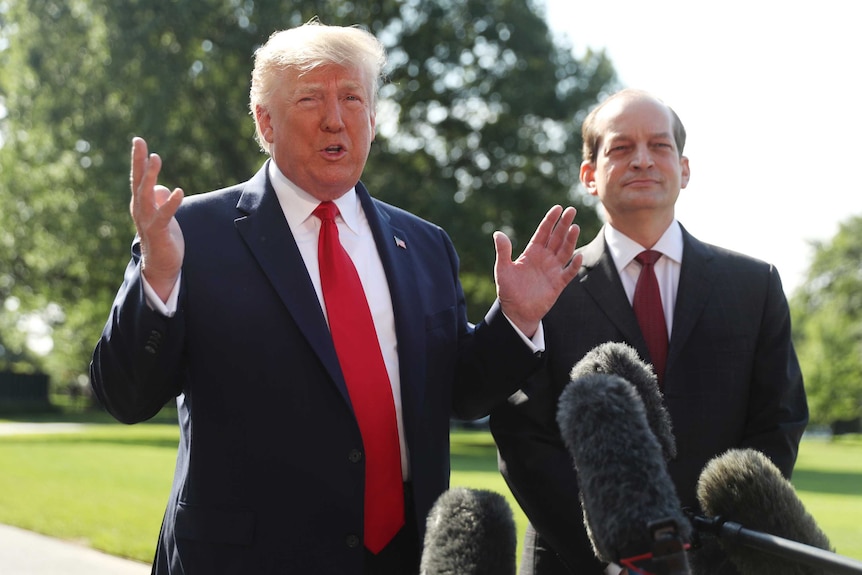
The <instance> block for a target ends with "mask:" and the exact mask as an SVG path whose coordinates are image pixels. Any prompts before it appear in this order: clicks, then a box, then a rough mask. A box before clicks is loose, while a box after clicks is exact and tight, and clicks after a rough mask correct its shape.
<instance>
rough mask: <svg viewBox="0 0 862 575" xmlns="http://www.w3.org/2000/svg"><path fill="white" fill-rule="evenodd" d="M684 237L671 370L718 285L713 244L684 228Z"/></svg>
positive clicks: (670, 358)
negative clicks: (714, 277)
mask: <svg viewBox="0 0 862 575" xmlns="http://www.w3.org/2000/svg"><path fill="white" fill-rule="evenodd" d="M680 227H681V228H682V226H680ZM682 237H683V256H682V268H681V269H680V272H679V287H678V289H677V294H678V295H677V299H676V304H675V305H674V310H673V330H672V332H671V336H670V345H669V347H668V356H667V368H668V369H670V367H671V365H672V364H673V362H674V360H675V359H676V357H677V356H678V355H679V353H680V352H681V350H682V348H683V343H684V342H685V340H686V339H688V336H689V335H690V334H691V331H692V329H694V326H695V324H696V323H697V319H698V318H699V317H700V315H701V313H702V312H703V308H704V306H706V302H707V301H708V300H709V298H710V294H711V292H712V286H713V285H714V284H715V282H714V281H713V275H714V273H715V272H714V271H713V269H712V266H710V262H711V260H712V259H713V253H712V250H711V249H710V247H709V246H708V245H706V244H704V243H703V242H700V241H698V240H697V239H695V238H694V237H693V236H692V235H691V234H689V233H688V232H687V231H686V230H685V228H682Z"/></svg>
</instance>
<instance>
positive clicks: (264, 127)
mask: <svg viewBox="0 0 862 575" xmlns="http://www.w3.org/2000/svg"><path fill="white" fill-rule="evenodd" d="M254 118H255V120H257V126H258V129H259V130H260V133H261V135H262V136H263V139H264V140H266V141H267V142H269V143H270V144H271V143H272V141H273V139H274V138H273V136H272V117H271V116H270V115H269V110H267V109H266V108H264V107H263V106H261V105H260V104H258V105H257V106H255V107H254Z"/></svg>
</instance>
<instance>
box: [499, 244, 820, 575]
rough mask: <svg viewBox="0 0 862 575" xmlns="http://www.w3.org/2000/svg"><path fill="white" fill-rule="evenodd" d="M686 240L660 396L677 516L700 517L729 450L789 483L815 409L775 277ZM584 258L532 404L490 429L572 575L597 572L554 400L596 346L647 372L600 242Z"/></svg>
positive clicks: (536, 521) (554, 322) (558, 317)
mask: <svg viewBox="0 0 862 575" xmlns="http://www.w3.org/2000/svg"><path fill="white" fill-rule="evenodd" d="M683 238H684V240H683V241H684V248H683V262H682V268H681V271H680V278H679V289H678V296H677V301H676V305H675V308H674V318H673V330H672V333H671V339H670V345H669V349H668V358H667V368H666V372H665V381H664V395H665V403H666V406H667V409H668V411H669V413H670V416H671V419H672V421H673V428H674V434H675V436H676V441H677V449H678V456H677V457H676V458H675V459H674V460H672V461H671V462H670V463H669V466H668V469H669V472H670V475H671V477H672V479H673V480H674V483H675V485H676V488H677V492H678V495H679V496H680V499H681V502H682V504H683V505H684V506H696V505H697V500H696V495H695V489H696V483H697V478H698V476H699V475H700V472H701V470H702V468H703V466H704V465H705V464H706V462H707V461H708V460H709V459H711V458H712V457H714V456H716V455H718V454H720V453H723V452H724V451H726V450H727V449H729V448H732V447H751V448H754V449H758V450H761V451H763V452H764V453H766V454H767V455H768V456H769V457H770V458H771V459H772V460H773V462H775V464H776V465H777V466H778V467H779V468H780V469H781V471H782V472H783V473H784V475H785V476H787V477H789V476H790V473H791V471H792V469H793V465H794V463H795V460H796V453H797V447H798V443H799V440H800V438H801V435H802V432H803V430H804V428H805V426H806V424H807V422H808V407H807V403H806V399H805V392H804V389H803V384H802V375H801V373H800V369H799V364H798V362H797V359H796V354H795V352H794V350H793V346H792V343H791V341H790V314H789V310H788V306H787V301H786V298H785V296H784V293H783V291H782V287H781V281H780V279H779V276H778V272H777V271H776V270H775V269H774V268H773V267H772V266H770V265H768V264H766V263H763V262H760V261H757V260H754V259H752V258H749V257H746V256H743V255H740V254H736V253H733V252H730V251H727V250H724V249H721V248H718V247H715V246H711V245H707V244H704V243H702V242H700V241H698V240H696V239H695V238H693V237H692V236H691V235H690V234H688V233H687V232H686V231H685V230H683ZM579 251H580V252H581V253H583V256H584V260H583V266H582V268H581V270H580V272H579V274H578V277H576V278H575V279H574V280H573V281H572V283H571V284H569V286H568V287H567V288H566V290H565V291H564V292H563V294H562V295H561V296H560V298H559V299H558V300H557V303H556V305H555V306H554V308H553V309H552V310H551V311H550V313H549V314H548V315H547V316H546V317H545V320H544V329H545V338H546V345H547V349H548V352H547V366H546V369H544V371H543V372H542V373H540V374H538V375H537V376H536V377H533V378H531V379H530V381H529V382H528V383H527V384H526V385H525V386H524V389H523V391H524V392H525V393H526V395H527V396H528V397H529V400H528V401H525V402H523V403H521V404H519V405H514V404H513V403H512V402H510V403H508V404H505V405H504V406H503V407H501V408H499V409H495V410H494V411H493V412H492V414H491V429H492V432H493V433H494V437H495V439H496V442H497V445H498V448H499V454H500V469H501V471H502V473H503V475H504V477H505V478H506V481H507V482H508V484H509V486H510V488H511V490H512V492H513V494H514V495H515V497H516V498H517V500H518V501H519V503H520V504H521V506H522V507H523V509H524V511H525V513H526V514H527V516H528V518H529V519H530V522H531V523H532V525H533V526H534V527H535V529H536V531H537V532H538V533H539V535H540V536H541V538H542V539H544V540H545V543H546V544H548V545H549V546H550V547H551V548H552V549H553V550H555V551H556V552H557V554H558V555H559V556H560V557H561V558H562V559H563V560H564V561H565V562H566V563H567V564H568V566H569V569H571V570H572V572H573V573H578V574H587V573H599V572H600V568H601V567H600V565H599V563H598V562H597V561H596V560H595V558H594V556H593V553H592V552H591V549H590V546H589V540H588V538H587V536H586V533H585V531H584V528H583V524H582V512H581V508H580V504H579V501H578V488H577V475H576V473H575V471H574V469H573V466H572V461H571V459H570V457H569V455H568V453H567V451H566V449H565V446H564V445H563V443H562V440H561V438H560V432H559V429H558V427H557V423H556V409H557V400H558V397H559V394H560V392H561V391H562V390H563V388H564V387H565V386H566V385H567V384H568V383H569V372H570V371H571V369H572V366H573V365H574V364H575V363H577V362H578V361H579V360H580V359H581V358H582V357H583V356H584V354H586V353H587V352H588V351H590V350H591V349H592V348H594V347H595V346H597V345H599V344H601V343H604V342H608V341H615V342H625V343H628V344H629V345H631V346H632V347H634V348H635V349H637V351H638V353H639V354H640V356H641V357H642V358H644V359H645V361H647V362H649V361H650V360H649V353H648V351H647V347H646V342H645V341H644V339H643V336H642V335H641V332H640V329H639V327H638V324H637V320H636V318H635V315H634V312H633V310H632V307H631V305H630V304H629V302H628V299H627V298H626V295H625V291H624V290H623V286H622V283H621V281H620V278H619V275H618V274H617V271H616V267H615V265H614V262H613V259H612V258H611V255H610V253H609V252H608V250H607V248H606V246H605V241H604V233H600V234H599V235H598V236H597V238H596V239H594V240H593V241H592V242H591V243H589V244H588V245H586V246H584V247H583V248H581V250H579ZM645 481H649V478H645ZM525 561H526V562H528V563H529V562H530V561H531V558H530V557H529V554H528V556H527V557H525ZM536 573H537V574H539V573H542V571H541V570H539V569H537V570H536Z"/></svg>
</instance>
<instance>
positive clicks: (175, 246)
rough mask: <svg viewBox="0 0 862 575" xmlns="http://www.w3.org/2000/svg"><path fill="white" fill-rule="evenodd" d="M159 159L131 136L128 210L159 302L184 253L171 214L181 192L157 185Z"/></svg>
mask: <svg viewBox="0 0 862 575" xmlns="http://www.w3.org/2000/svg"><path fill="white" fill-rule="evenodd" d="M161 168H162V159H161V158H160V157H159V156H158V154H149V153H148V152H147V142H146V141H144V139H143V138H137V137H136V138H133V139H132V173H131V186H132V199H131V202H130V204H129V211H130V212H131V214H132V220H133V221H134V222H135V229H136V230H137V232H138V236H139V237H140V239H141V255H142V259H141V269H142V270H143V274H144V277H145V278H146V279H147V282H148V283H149V284H150V286H151V287H152V288H153V289H154V290H155V292H156V293H157V294H158V296H159V297H160V298H161V299H162V301H167V299H168V296H169V295H170V293H171V290H172V289H173V286H174V284H175V283H176V281H177V278H178V277H179V275H180V269H181V267H182V264H183V257H184V255H185V240H184V239H183V232H182V230H181V229H180V224H179V223H178V222H177V219H176V218H175V217H174V216H175V214H176V213H177V209H178V208H179V207H180V203H182V201H183V191H182V190H181V189H180V188H174V190H173V191H171V190H169V189H168V188H166V187H165V186H161V185H158V184H156V179H157V178H158V175H159V171H160V170H161Z"/></svg>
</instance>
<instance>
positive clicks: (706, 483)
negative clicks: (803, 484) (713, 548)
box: [697, 449, 831, 575]
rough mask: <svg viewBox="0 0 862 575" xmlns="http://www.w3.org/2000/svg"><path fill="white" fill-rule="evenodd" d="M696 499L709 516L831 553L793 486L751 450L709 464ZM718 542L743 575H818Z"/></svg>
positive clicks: (779, 559)
mask: <svg viewBox="0 0 862 575" xmlns="http://www.w3.org/2000/svg"><path fill="white" fill-rule="evenodd" d="M697 498H698V502H699V503H700V506H701V508H702V509H703V512H704V513H705V514H706V515H707V516H708V517H719V518H721V519H722V520H723V521H732V522H734V523H738V524H740V525H741V526H743V527H745V528H746V529H749V530H753V531H759V532H762V533H766V534H769V535H774V536H776V537H781V538H784V539H789V540H790V541H796V542H799V543H803V544H805V545H809V546H811V547H815V548H817V549H823V550H826V551H831V546H830V543H829V538H828V537H827V536H826V534H825V533H823V531H821V529H820V528H819V527H818V526H817V523H816V522H815V521H814V518H813V517H812V516H811V515H810V514H809V513H808V512H807V511H806V510H805V506H804V505H803V503H802V501H801V500H800V499H799V497H798V496H797V495H796V491H795V490H794V489H793V485H792V484H791V483H790V482H789V481H788V480H787V479H785V478H784V476H783V475H781V472H780V471H779V470H778V468H777V467H776V466H775V464H773V463H772V461H770V459H769V458H768V457H766V455H764V454H763V453H761V452H759V451H756V450H754V449H732V450H729V451H727V452H725V453H723V454H722V455H720V456H718V457H715V458H713V459H712V460H710V461H709V463H707V465H706V467H704V469H703V472H702V473H701V475H700V478H699V480H698V484H697ZM719 543H720V545H721V547H722V548H723V549H724V551H725V553H727V556H728V558H729V559H730V560H731V562H732V563H733V564H734V565H736V567H737V569H739V571H740V572H741V573H742V574H743V575H749V574H754V573H757V574H760V575H772V574H774V575H779V574H781V575H787V574H798V575H802V574H810V575H813V574H814V573H822V570H821V569H816V568H813V567H807V566H805V565H803V564H801V563H799V562H796V561H792V560H790V559H786V558H782V557H781V556H777V555H775V554H770V553H764V552H763V551H760V550H755V549H751V548H749V547H747V546H745V545H741V544H738V543H734V542H732V541H726V540H725V539H719Z"/></svg>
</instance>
